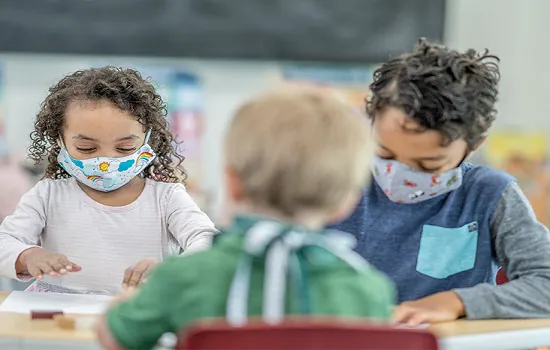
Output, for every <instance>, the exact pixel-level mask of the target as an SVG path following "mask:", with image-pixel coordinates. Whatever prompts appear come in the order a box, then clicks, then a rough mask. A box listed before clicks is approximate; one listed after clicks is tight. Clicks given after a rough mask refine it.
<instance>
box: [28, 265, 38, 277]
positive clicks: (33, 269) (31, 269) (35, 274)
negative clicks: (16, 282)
mask: <svg viewBox="0 0 550 350" xmlns="http://www.w3.org/2000/svg"><path fill="white" fill-rule="evenodd" d="M27 269H28V271H29V274H30V275H31V276H32V277H34V278H36V279H39V280H40V279H42V270H40V269H39V268H38V267H36V266H29V267H28V268H27Z"/></svg>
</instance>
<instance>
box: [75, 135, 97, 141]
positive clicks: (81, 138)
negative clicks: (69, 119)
mask: <svg viewBox="0 0 550 350" xmlns="http://www.w3.org/2000/svg"><path fill="white" fill-rule="evenodd" d="M73 140H86V141H97V140H96V139H94V138H93V137H89V136H86V135H82V134H78V135H76V136H73Z"/></svg>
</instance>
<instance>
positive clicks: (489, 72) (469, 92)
mask: <svg viewBox="0 0 550 350" xmlns="http://www.w3.org/2000/svg"><path fill="white" fill-rule="evenodd" d="M498 63H499V59H498V57H497V56H494V55H490V54H489V53H488V51H485V52H482V53H479V52H476V51H475V50H472V49H470V50H467V51H466V52H458V51H456V50H452V49H450V48H447V47H445V46H441V45H436V44H433V43H429V42H427V41H426V40H424V39H420V40H419V42H418V45H417V46H416V48H415V49H414V50H413V52H411V53H408V54H404V55H401V56H398V57H396V58H393V59H391V60H389V61H388V62H386V63H384V64H383V65H382V66H380V67H379V68H378V69H377V70H376V71H375V72H374V75H373V78H374V79H373V82H372V84H371V85H370V89H371V92H372V96H371V97H370V99H368V100H367V113H368V114H369V116H370V117H375V116H376V114H377V113H378V112H380V111H381V110H383V109H384V108H387V107H397V108H400V109H402V110H403V111H404V112H405V113H407V115H408V116H409V117H410V118H411V119H413V120H414V121H416V122H417V123H418V124H420V125H421V126H422V127H423V128H424V129H431V130H437V131H440V132H441V133H442V134H443V135H444V136H445V144H448V143H450V142H452V141H454V140H456V139H459V138H462V139H464V140H465V141H466V142H467V143H468V145H469V146H470V148H473V147H475V146H476V145H477V144H478V143H479V142H480V141H481V140H482V138H483V137H484V136H485V135H486V134H487V131H488V129H489V127H490V126H491V124H492V123H493V121H494V120H495V118H496V109H495V103H496V101H497V97H498V82H499V78H500V73H499V67H498Z"/></svg>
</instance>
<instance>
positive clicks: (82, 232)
mask: <svg viewBox="0 0 550 350" xmlns="http://www.w3.org/2000/svg"><path fill="white" fill-rule="evenodd" d="M165 116H166V109H165V104H164V103H163V101H162V99H161V97H160V96H159V95H158V94H157V93H156V92H155V89H154V88H153V86H152V85H151V84H150V83H149V82H147V81H145V80H144V79H143V78H142V77H141V76H140V74H139V73H138V72H136V71H134V70H131V69H120V68H114V67H104V68H97V69H96V68H94V69H88V70H81V71H78V72H75V73H73V74H70V75H68V76H66V77H65V78H63V79H62V80H61V81H60V82H59V83H58V84H57V85H55V86H54V87H53V88H51V89H50V94H49V95H48V97H46V100H45V101H44V103H43V104H42V106H41V110H40V112H39V113H38V116H37V120H36V122H35V130H34V132H33V133H32V134H31V139H32V145H31V147H30V149H29V153H30V158H31V159H33V160H34V161H35V162H36V163H39V162H41V161H42V160H43V159H44V157H45V158H47V160H48V163H49V164H48V167H47V169H46V174H45V176H44V179H43V180H42V181H40V182H38V184H37V185H36V186H35V187H34V188H33V189H32V190H31V191H29V192H28V193H27V194H25V195H24V196H23V197H22V199H21V202H20V203H19V205H18V207H17V209H16V210H15V212H14V214H13V215H12V216H9V217H8V218H6V219H5V220H4V221H3V222H2V225H1V226H0V274H1V275H3V276H7V277H11V278H20V279H29V278H32V277H34V278H36V279H37V282H36V283H35V284H34V285H33V286H31V288H30V290H32V291H52V292H63V293H99V294H113V293H116V292H117V291H118V290H119V289H120V288H121V286H122V287H127V286H135V285H137V284H139V283H140V281H141V280H142V279H143V278H145V277H146V275H147V272H148V271H149V270H150V269H151V268H152V267H153V266H154V265H155V264H156V263H157V261H159V260H161V259H163V258H164V257H166V256H167V255H169V254H170V253H174V252H180V251H181V250H182V249H183V251H184V253H186V252H191V251H198V250H201V249H204V248H207V247H208V246H209V245H210V243H211V240H212V236H213V235H214V234H216V232H217V231H216V229H215V228H214V225H213V223H212V222H211V221H210V219H209V218H208V217H207V216H206V215H205V214H204V213H203V212H202V211H201V210H200V209H199V208H198V207H197V205H196V204H195V203H194V202H193V200H192V199H191V198H190V196H189V195H188V194H187V192H186V191H185V187H184V186H183V184H182V183H181V181H182V179H184V178H185V172H184V170H183V168H182V167H181V162H182V160H183V158H182V157H181V156H179V155H177V154H176V153H175V151H174V148H173V147H172V142H173V136H172V134H171V133H170V131H169V130H168V124H167V121H166V118H165ZM174 159H177V163H176V164H174ZM174 248H176V249H174Z"/></svg>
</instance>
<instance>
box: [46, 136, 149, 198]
mask: <svg viewBox="0 0 550 350" xmlns="http://www.w3.org/2000/svg"><path fill="white" fill-rule="evenodd" d="M150 134H151V131H149V132H147V135H146V136H145V143H144V144H143V146H141V148H140V149H138V150H137V151H136V152H134V153H133V154H131V155H129V156H126V157H121V158H110V157H96V158H89V159H82V160H78V159H74V158H73V157H71V155H70V154H69V152H68V151H67V148H66V147H65V144H64V143H63V140H61V150H60V151H59V155H58V156H57V161H58V162H59V165H61V166H62V167H63V169H65V171H66V172H67V173H69V175H71V176H72V177H74V178H75V179H77V180H78V181H79V182H81V183H82V184H84V185H86V186H88V187H90V188H93V189H94V190H97V191H102V192H110V191H114V190H116V189H119V188H121V187H122V186H124V185H126V184H127V183H128V182H129V181H130V180H131V179H133V178H134V177H136V176H138V175H139V174H140V173H141V172H142V171H143V170H144V169H145V168H146V167H147V166H148V165H149V164H151V162H152V161H153V159H155V152H153V149H152V148H151V147H150V146H149V144H148V142H149V136H150Z"/></svg>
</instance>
